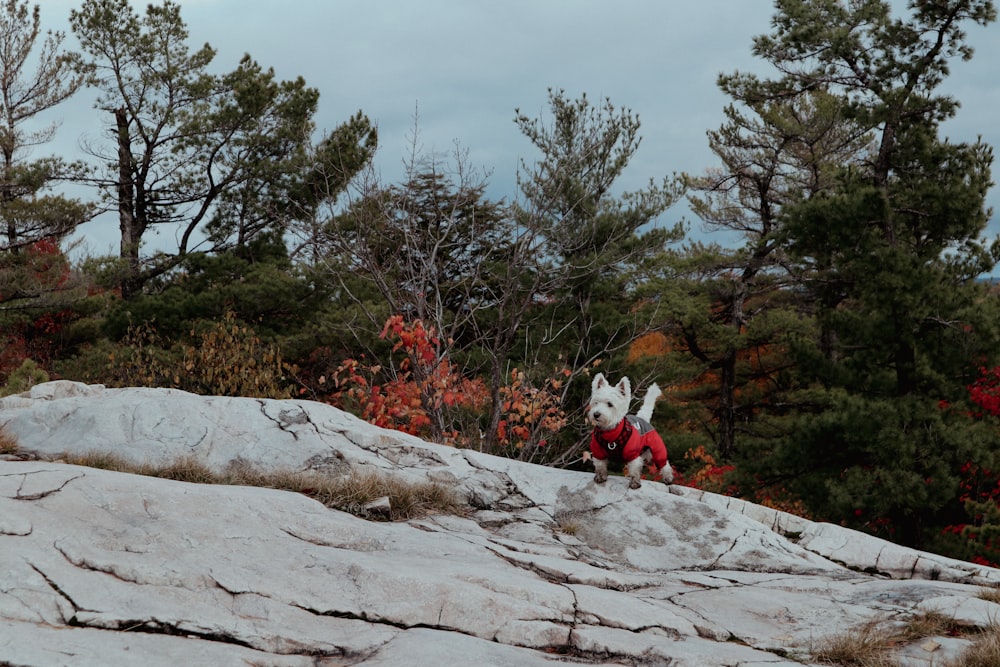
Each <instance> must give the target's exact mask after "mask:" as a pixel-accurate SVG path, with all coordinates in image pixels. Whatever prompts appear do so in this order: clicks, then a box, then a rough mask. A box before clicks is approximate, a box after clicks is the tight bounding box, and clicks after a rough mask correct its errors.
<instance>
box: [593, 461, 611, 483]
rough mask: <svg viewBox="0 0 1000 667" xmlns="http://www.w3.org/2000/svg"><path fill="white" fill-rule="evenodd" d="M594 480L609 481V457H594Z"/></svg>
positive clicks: (598, 481) (597, 481)
mask: <svg viewBox="0 0 1000 667" xmlns="http://www.w3.org/2000/svg"><path fill="white" fill-rule="evenodd" d="M594 481H595V482H596V483H598V484H604V483H605V482H606V481H608V462H607V459H594Z"/></svg>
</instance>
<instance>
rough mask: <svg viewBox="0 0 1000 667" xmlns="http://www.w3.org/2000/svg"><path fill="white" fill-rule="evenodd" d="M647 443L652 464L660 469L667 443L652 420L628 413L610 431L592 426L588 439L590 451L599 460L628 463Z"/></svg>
mask: <svg viewBox="0 0 1000 667" xmlns="http://www.w3.org/2000/svg"><path fill="white" fill-rule="evenodd" d="M647 447H649V451H650V452H651V453H652V455H653V465H655V466H656V468H657V470H661V469H662V468H663V466H665V465H667V446H666V445H664V444H663V439H662V438H661V437H660V434H659V433H657V432H656V431H655V430H653V426H652V424H650V423H649V422H648V421H646V420H644V419H639V418H638V417H636V416H635V415H628V416H627V417H625V419H623V420H622V421H621V423H620V424H618V426H616V427H615V428H613V429H611V430H610V431H602V430H600V429H596V428H595V429H594V435H593V437H592V438H591V439H590V453H591V454H593V456H594V458H595V459H600V460H602V461H603V460H604V459H611V460H613V461H621V462H622V463H627V462H628V461H632V460H633V459H636V458H638V457H639V456H641V455H642V450H643V449H645V448H647Z"/></svg>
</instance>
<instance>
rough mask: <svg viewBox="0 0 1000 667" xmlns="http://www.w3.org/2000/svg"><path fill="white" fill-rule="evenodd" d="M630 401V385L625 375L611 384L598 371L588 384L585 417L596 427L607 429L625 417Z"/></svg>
mask: <svg viewBox="0 0 1000 667" xmlns="http://www.w3.org/2000/svg"><path fill="white" fill-rule="evenodd" d="M631 402H632V385H631V384H629V381H628V378H627V377H623V378H622V379H621V380H620V381H619V382H618V384H617V385H614V386H612V385H611V383H609V382H608V381H607V379H606V378H605V377H604V373H598V374H597V376H596V377H594V381H593V382H592V383H591V385H590V404H589V405H588V406H587V417H588V418H589V419H590V421H592V422H593V423H594V424H595V425H596V426H597V428H599V429H601V430H602V431H609V430H611V429H613V428H614V427H615V426H617V425H618V424H619V422H621V420H623V419H625V415H626V414H628V406H629V405H630V404H631Z"/></svg>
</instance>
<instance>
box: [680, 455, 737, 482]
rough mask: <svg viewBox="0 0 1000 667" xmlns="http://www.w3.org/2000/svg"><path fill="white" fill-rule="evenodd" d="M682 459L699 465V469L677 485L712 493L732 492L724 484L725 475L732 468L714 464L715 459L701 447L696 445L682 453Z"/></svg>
mask: <svg viewBox="0 0 1000 667" xmlns="http://www.w3.org/2000/svg"><path fill="white" fill-rule="evenodd" d="M684 458H685V459H686V460H689V461H693V462H695V464H698V463H700V464H701V467H700V468H698V469H697V470H695V471H694V473H692V474H691V475H687V476H685V477H684V479H683V480H678V483H680V484H684V485H685V486H693V487H695V488H696V489H701V490H703V491H710V492H712V493H727V492H729V491H732V489H731V488H730V487H729V486H728V485H727V484H726V475H727V474H728V473H730V472H732V471H733V470H734V468H733V466H731V465H724V466H721V465H719V464H718V463H716V461H715V457H714V456H712V455H711V454H709V453H708V452H706V451H705V447H704V446H703V445H698V446H697V447H695V448H694V449H689V450H688V451H686V452H684Z"/></svg>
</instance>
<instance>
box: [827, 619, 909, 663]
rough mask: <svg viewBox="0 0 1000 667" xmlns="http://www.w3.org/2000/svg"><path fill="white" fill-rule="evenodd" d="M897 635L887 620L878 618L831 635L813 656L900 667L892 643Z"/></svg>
mask: <svg viewBox="0 0 1000 667" xmlns="http://www.w3.org/2000/svg"><path fill="white" fill-rule="evenodd" d="M895 636H896V633H895V632H894V630H893V628H891V627H890V626H889V625H887V624H886V623H885V622H884V621H881V620H875V621H871V622H869V623H866V624H865V625H863V626H861V627H860V628H856V629H854V630H850V631H848V632H845V633H843V634H839V635H834V636H831V637H827V638H825V639H824V640H823V642H822V643H821V644H820V645H819V647H818V648H816V649H815V650H814V651H813V654H812V659H813V660H815V661H816V662H820V663H824V664H828V665H843V666H844V667H897V665H898V662H897V661H896V660H894V659H893V658H892V655H891V652H890V647H891V646H892V641H893V638H894V637H895Z"/></svg>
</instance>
